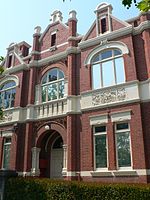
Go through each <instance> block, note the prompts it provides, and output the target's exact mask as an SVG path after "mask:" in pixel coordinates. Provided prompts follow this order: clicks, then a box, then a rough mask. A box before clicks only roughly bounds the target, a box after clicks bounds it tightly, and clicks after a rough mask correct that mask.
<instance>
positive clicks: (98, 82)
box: [91, 49, 125, 89]
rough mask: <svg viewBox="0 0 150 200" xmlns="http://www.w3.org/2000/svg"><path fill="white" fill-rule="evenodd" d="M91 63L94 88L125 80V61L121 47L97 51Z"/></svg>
mask: <svg viewBox="0 0 150 200" xmlns="http://www.w3.org/2000/svg"><path fill="white" fill-rule="evenodd" d="M91 64H92V88H93V89H98V88H102V87H107V86H111V85H115V84H119V83H124V82H125V72H124V61H123V56H122V52H121V51H120V50H119V49H109V50H105V51H102V52H99V53H97V54H96V55H94V56H93V58H92V60H91Z"/></svg>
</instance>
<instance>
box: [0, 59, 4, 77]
mask: <svg viewBox="0 0 150 200" xmlns="http://www.w3.org/2000/svg"><path fill="white" fill-rule="evenodd" d="M3 60H4V58H3V57H2V56H0V75H1V74H2V73H3V72H4V68H3V67H2V66H1V64H2V62H3Z"/></svg>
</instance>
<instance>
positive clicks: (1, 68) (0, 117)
mask: <svg viewBox="0 0 150 200" xmlns="http://www.w3.org/2000/svg"><path fill="white" fill-rule="evenodd" d="M3 60H4V58H3V57H2V56H0V75H2V73H3V72H4V68H3V66H2V62H3ZM2 118H3V109H2V108H1V107H0V119H2Z"/></svg>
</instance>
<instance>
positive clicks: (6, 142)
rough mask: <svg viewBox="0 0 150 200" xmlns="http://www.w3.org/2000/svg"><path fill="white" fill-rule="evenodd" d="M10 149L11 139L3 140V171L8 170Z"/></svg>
mask: <svg viewBox="0 0 150 200" xmlns="http://www.w3.org/2000/svg"><path fill="white" fill-rule="evenodd" d="M10 147H11V138H5V139H4V145H3V169H9V163H10Z"/></svg>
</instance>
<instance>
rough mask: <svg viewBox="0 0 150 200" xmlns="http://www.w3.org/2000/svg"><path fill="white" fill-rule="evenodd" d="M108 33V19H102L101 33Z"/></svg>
mask: <svg viewBox="0 0 150 200" xmlns="http://www.w3.org/2000/svg"><path fill="white" fill-rule="evenodd" d="M106 31H107V29H106V17H105V18H102V19H101V32H102V33H105V32H106Z"/></svg>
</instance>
